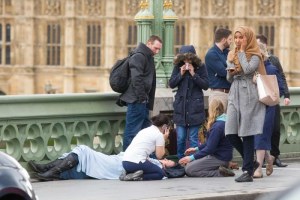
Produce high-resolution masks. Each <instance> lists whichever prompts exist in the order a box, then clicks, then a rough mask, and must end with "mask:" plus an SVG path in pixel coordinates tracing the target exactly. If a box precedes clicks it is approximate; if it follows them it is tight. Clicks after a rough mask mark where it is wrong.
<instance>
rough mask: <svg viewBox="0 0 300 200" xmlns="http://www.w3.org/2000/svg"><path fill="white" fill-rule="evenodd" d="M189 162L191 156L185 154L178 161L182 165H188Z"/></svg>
mask: <svg viewBox="0 0 300 200" xmlns="http://www.w3.org/2000/svg"><path fill="white" fill-rule="evenodd" d="M189 162H191V158H190V157H189V156H185V157H183V158H181V159H180V160H179V161H178V163H179V164H180V165H186V164H188V163H189Z"/></svg>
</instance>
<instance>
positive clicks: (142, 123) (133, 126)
mask: <svg viewBox="0 0 300 200" xmlns="http://www.w3.org/2000/svg"><path fill="white" fill-rule="evenodd" d="M151 124H152V123H151V121H150V119H149V109H148V108H147V104H146V103H128V104H127V113H126V127H125V132H124V135H123V151H125V150H126V149H127V147H128V146H129V145H130V143H131V141H132V140H133V138H134V137H135V136H136V134H137V133H138V132H139V131H140V130H142V129H144V128H147V127H149V126H150V125H151Z"/></svg>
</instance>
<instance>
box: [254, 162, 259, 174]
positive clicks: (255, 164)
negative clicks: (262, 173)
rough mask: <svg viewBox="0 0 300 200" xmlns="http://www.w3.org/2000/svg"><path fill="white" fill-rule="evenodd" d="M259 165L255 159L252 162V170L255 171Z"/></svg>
mask: <svg viewBox="0 0 300 200" xmlns="http://www.w3.org/2000/svg"><path fill="white" fill-rule="evenodd" d="M258 167H259V162H257V161H256V160H255V161H254V162H253V171H254V172H255V171H256V170H257V168H258Z"/></svg>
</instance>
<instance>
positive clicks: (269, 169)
mask: <svg viewBox="0 0 300 200" xmlns="http://www.w3.org/2000/svg"><path fill="white" fill-rule="evenodd" d="M274 160H275V158H274V156H270V159H269V160H268V163H267V164H266V174H267V176H270V175H271V174H272V173H273V163H274Z"/></svg>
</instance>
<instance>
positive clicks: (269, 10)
mask: <svg viewBox="0 0 300 200" xmlns="http://www.w3.org/2000/svg"><path fill="white" fill-rule="evenodd" d="M257 5H258V6H257V7H258V10H257V12H258V14H259V15H274V14H275V0H257Z"/></svg>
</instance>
